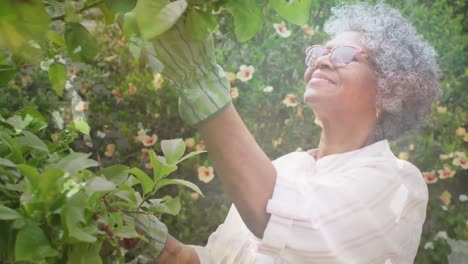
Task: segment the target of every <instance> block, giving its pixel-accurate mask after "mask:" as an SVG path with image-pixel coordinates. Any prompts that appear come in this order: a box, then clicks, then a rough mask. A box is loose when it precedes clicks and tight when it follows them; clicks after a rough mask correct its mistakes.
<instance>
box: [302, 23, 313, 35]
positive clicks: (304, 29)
mask: <svg viewBox="0 0 468 264" xmlns="http://www.w3.org/2000/svg"><path fill="white" fill-rule="evenodd" d="M301 28H302V32H303V33H304V35H307V36H313V35H314V34H315V30H314V28H313V27H312V26H309V25H307V24H305V25H302V26H301Z"/></svg>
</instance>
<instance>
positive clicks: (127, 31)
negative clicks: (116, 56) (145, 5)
mask: <svg viewBox="0 0 468 264" xmlns="http://www.w3.org/2000/svg"><path fill="white" fill-rule="evenodd" d="M122 30H123V33H124V36H125V38H126V39H130V37H131V36H132V35H135V36H139V35H140V32H139V30H138V25H137V21H136V11H135V9H134V10H132V11H130V12H128V13H126V14H125V15H124V22H123V28H122Z"/></svg>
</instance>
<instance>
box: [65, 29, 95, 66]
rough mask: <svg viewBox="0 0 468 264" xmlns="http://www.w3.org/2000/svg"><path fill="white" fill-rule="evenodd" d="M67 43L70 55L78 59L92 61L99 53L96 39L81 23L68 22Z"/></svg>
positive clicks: (66, 30)
mask: <svg viewBox="0 0 468 264" xmlns="http://www.w3.org/2000/svg"><path fill="white" fill-rule="evenodd" d="M65 44H66V45H67V50H68V55H69V56H70V57H71V58H72V59H73V60H76V61H85V62H91V61H92V60H93V59H94V57H95V56H96V55H97V53H98V44H97V42H96V39H95V38H94V37H93V36H91V34H90V33H89V32H88V30H87V29H86V28H85V27H83V26H82V25H81V24H79V23H67V24H66V26H65Z"/></svg>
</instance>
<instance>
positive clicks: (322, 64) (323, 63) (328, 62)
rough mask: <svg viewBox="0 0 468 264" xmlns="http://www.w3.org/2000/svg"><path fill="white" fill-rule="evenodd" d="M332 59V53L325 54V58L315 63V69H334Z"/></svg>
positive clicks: (320, 58) (322, 57)
mask: <svg viewBox="0 0 468 264" xmlns="http://www.w3.org/2000/svg"><path fill="white" fill-rule="evenodd" d="M330 58H331V54H330V53H328V54H324V55H323V56H321V57H319V58H318V59H317V60H316V61H315V65H314V68H317V69H323V68H329V69H333V63H332V62H331V60H330Z"/></svg>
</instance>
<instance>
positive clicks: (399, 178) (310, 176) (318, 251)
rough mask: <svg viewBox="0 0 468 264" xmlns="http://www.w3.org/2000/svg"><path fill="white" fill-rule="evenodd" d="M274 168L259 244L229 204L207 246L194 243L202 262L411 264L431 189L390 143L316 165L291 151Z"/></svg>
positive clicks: (308, 155)
mask: <svg viewBox="0 0 468 264" xmlns="http://www.w3.org/2000/svg"><path fill="white" fill-rule="evenodd" d="M273 165H274V166H275V168H276V171H277V179H276V183H275V187H274V191H273V196H272V198H271V199H270V200H269V201H268V204H267V208H266V211H267V212H268V213H270V214H271V217H270V220H269V222H268V224H267V227H266V229H265V232H264V236H263V239H258V238H256V237H255V236H254V235H253V234H252V233H251V232H250V231H249V230H248V228H247V227H246V226H245V224H244V223H243V221H242V219H241V217H240V215H239V213H238V212H237V210H236V208H235V206H234V205H233V206H232V207H231V209H230V211H229V213H228V216H227V217H226V220H225V222H224V223H223V224H221V225H220V226H219V227H218V229H217V230H216V232H214V233H213V234H212V235H211V236H210V237H209V240H208V243H207V245H206V246H205V247H199V246H193V247H194V249H195V250H196V252H197V254H198V255H199V258H200V261H201V263H203V264H205V263H207V264H211V263H216V264H218V263H225V264H230V263H242V264H244V263H247V264H248V263H257V264H267V263H294V264H295V263H320V264H332V263H333V264H338V263H346V264H352V263H356V264H366V263H382V264H391V263H393V264H395V263H398V264H406V263H413V260H414V257H415V256H416V253H417V249H418V245H419V241H420V238H421V232H422V226H423V223H424V221H425V217H426V206H427V202H428V190H427V186H426V183H425V182H424V179H423V177H422V174H421V172H420V171H419V170H418V169H417V168H416V167H415V166H414V165H413V164H411V163H410V162H408V161H405V160H400V159H398V158H397V157H395V155H394V154H393V153H392V151H391V150H390V146H389V144H388V141H387V140H382V141H379V142H376V143H374V144H371V145H369V146H366V147H364V148H361V149H358V150H354V151H349V152H345V153H339V154H333V155H329V156H325V157H323V158H321V159H319V160H315V159H314V158H313V157H312V156H311V155H310V154H308V153H307V152H293V153H289V154H287V155H284V156H282V157H280V158H278V159H276V160H274V161H273Z"/></svg>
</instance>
